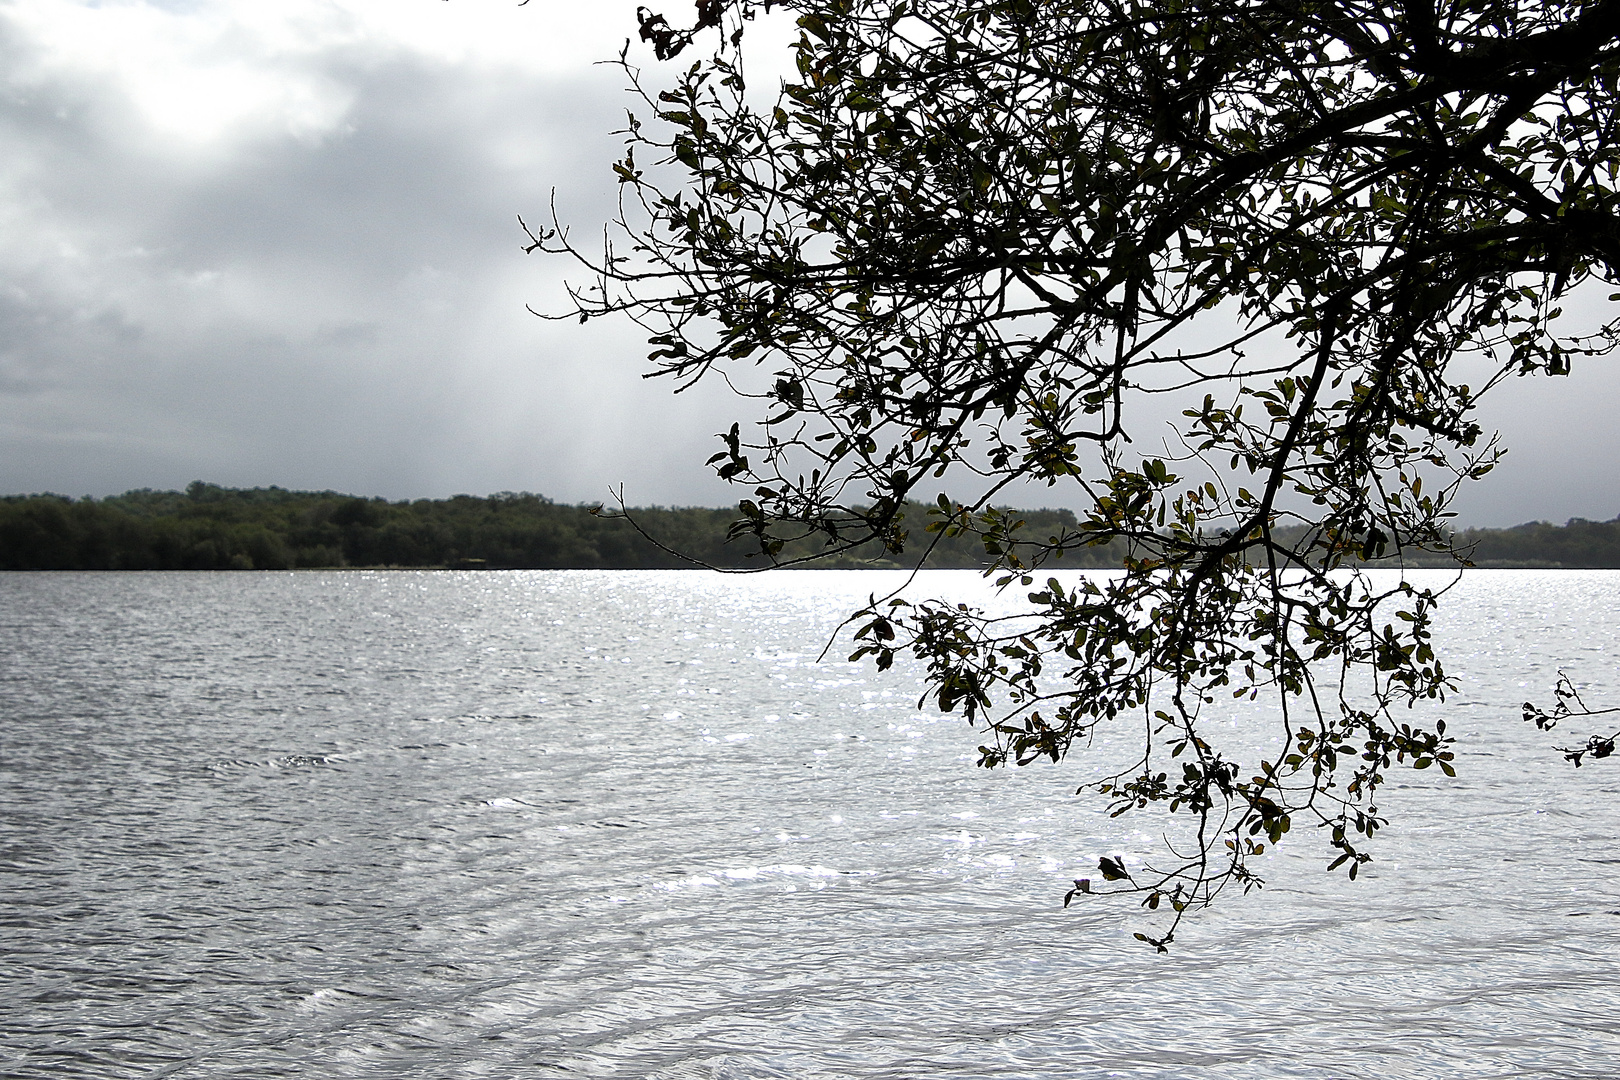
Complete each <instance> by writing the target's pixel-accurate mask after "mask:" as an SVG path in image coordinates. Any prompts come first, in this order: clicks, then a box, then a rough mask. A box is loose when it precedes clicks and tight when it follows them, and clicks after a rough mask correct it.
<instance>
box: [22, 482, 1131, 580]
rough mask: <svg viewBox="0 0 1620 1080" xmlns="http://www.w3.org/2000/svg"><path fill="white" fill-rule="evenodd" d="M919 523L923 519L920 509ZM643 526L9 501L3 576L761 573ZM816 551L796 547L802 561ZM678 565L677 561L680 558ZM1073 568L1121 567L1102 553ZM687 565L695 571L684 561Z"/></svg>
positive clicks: (695, 522) (364, 503) (1056, 516)
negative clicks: (371, 570) (411, 570)
mask: <svg viewBox="0 0 1620 1080" xmlns="http://www.w3.org/2000/svg"><path fill="white" fill-rule="evenodd" d="M913 509H914V512H915V513H916V514H917V516H918V517H922V516H923V515H922V513H921V508H913ZM631 513H632V514H633V516H634V519H635V522H636V524H639V525H640V526H641V528H642V529H643V530H645V532H646V533H647V534H648V535H649V536H652V537H655V538H656V539H657V541H658V543H656V544H655V543H653V542H651V541H649V540H648V539H647V538H646V536H643V535H642V534H641V533H640V532H638V531H637V530H636V528H635V527H634V526H633V525H632V524H631V522H630V521H628V520H626V519H624V518H622V517H618V516H607V515H600V514H596V513H593V512H592V508H589V507H584V506H566V505H560V504H558V503H554V502H552V501H551V500H549V499H546V498H544V497H542V496H539V495H531V494H528V493H523V494H512V493H510V492H504V493H501V494H498V495H491V496H489V497H487V498H477V497H475V496H472V495H457V496H455V497H454V498H450V499H417V500H416V501H414V502H388V501H386V500H383V499H360V498H355V497H354V496H351V495H342V494H339V493H337V492H333V491H322V492H307V491H287V490H284V489H282V488H277V487H270V488H253V489H251V490H241V489H233V488H221V487H216V486H214V485H212V484H204V483H202V482H200V481H199V482H197V483H194V484H192V485H191V486H190V487H188V488H187V489H186V490H185V491H184V492H178V491H151V490H141V491H130V492H126V493H124V494H123V495H117V496H113V497H111V498H106V499H100V500H95V499H81V500H77V501H75V500H73V499H69V498H65V497H63V496H60V495H13V496H9V497H6V498H0V569H3V570H270V569H277V570H284V569H292V568H300V567H342V566H375V567H459V568H480V569H485V568H487V569H594V568H604V569H608V568H611V569H636V568H659V567H671V568H679V567H689V566H692V565H694V563H693V561H692V560H700V561H701V562H703V563H706V564H708V565H712V566H720V567H727V568H734V569H746V568H750V567H755V566H758V565H760V564H761V561H762V560H761V557H760V554H759V547H758V545H757V544H755V543H753V542H752V537H749V538H748V539H746V540H744V539H734V540H731V541H728V539H727V533H728V529H729V527H730V525H731V524H732V521H733V519H734V518H735V517H736V512H735V511H733V510H713V509H705V508H701V507H686V508H661V507H654V508H650V509H642V510H634V511H632V512H631ZM1016 516H1017V518H1018V520H1021V521H1025V522H1027V526H1026V527H1027V528H1028V529H1030V530H1031V531H1032V532H1034V533H1035V534H1037V535H1040V534H1050V533H1053V532H1059V531H1061V530H1063V529H1067V528H1073V527H1074V515H1073V514H1071V513H1069V512H1068V511H1063V510H1040V511H1031V512H1020V513H1018V514H1017V515H1016ZM813 546H819V544H817V543H816V542H814V541H803V540H801V541H798V542H797V543H796V544H795V550H809V549H811V548H812V547H813ZM677 551H678V552H680V553H681V555H676V554H673V552H677ZM1087 554H1088V555H1089V556H1090V558H1089V560H1088V561H1083V562H1077V563H1076V565H1096V566H1107V565H1118V562H1119V557H1120V553H1119V552H1110V551H1108V550H1107V549H1098V550H1094V551H1091V552H1088V553H1087ZM682 556H686V557H682ZM886 556H887V552H885V551H884V549H883V547H882V545H880V544H868V545H866V547H864V548H856V549H853V550H849V551H845V552H843V553H841V554H840V556H839V558H837V559H835V560H832V561H830V562H828V563H827V564H826V565H829V566H847V567H861V566H895V565H898V564H896V563H894V562H892V561H890V560H889V559H888V558H886ZM988 563H989V557H988V556H987V555H986V554H985V551H984V547H983V545H982V544H981V543H979V542H977V541H976V540H970V538H965V537H964V538H962V539H961V540H959V541H956V542H953V543H950V544H946V545H942V546H941V547H939V548H938V549H937V550H936V552H935V557H934V559H933V561H932V562H931V564H930V565H934V566H940V567H974V568H982V567H983V566H985V565H988Z"/></svg>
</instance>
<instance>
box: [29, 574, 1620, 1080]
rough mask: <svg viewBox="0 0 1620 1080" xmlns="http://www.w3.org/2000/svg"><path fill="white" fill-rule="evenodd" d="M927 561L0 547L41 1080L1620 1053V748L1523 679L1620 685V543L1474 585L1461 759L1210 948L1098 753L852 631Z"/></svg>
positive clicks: (1254, 1071)
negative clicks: (565, 563) (471, 565)
mask: <svg viewBox="0 0 1620 1080" xmlns="http://www.w3.org/2000/svg"><path fill="white" fill-rule="evenodd" d="M896 580H898V579H895V578H893V577H892V576H890V575H884V574H881V573H874V572H866V573H861V572H816V573H808V572H806V573H791V574H790V573H784V574H779V575H774V576H772V575H766V576H760V577H748V578H736V577H731V578H720V577H716V576H711V575H707V574H700V573H695V572H663V571H649V572H635V571H609V572H577V571H575V572H489V573H466V574H459V573H362V572H346V573H289V574H275V573H257V574H10V575H0V657H4V660H3V661H0V785H3V789H0V790H3V791H4V796H3V799H0V1074H3V1075H4V1076H7V1077H17V1078H24V1077H77V1076H82V1077H159V1076H176V1077H185V1078H201V1077H295V1076H309V1077H424V1078H425V1077H433V1078H459V1077H535V1076H623V1077H668V1078H675V1077H682V1078H686V1077H691V1078H699V1077H701V1078H705V1080H708V1078H715V1080H719V1078H724V1080H741V1078H750V1077H803V1078H822V1077H827V1078H831V1077H861V1078H866V1077H908V1078H909V1077H962V1078H967V1077H998V1078H1001V1077H1006V1078H1013V1077H1017V1078H1024V1077H1059V1076H1063V1077H1071V1076H1098V1077H1102V1076H1119V1077H1144V1078H1145V1077H1154V1078H1159V1077H1162V1078H1167V1080H1169V1078H1178V1080H1179V1078H1182V1077H1187V1076H1191V1075H1197V1076H1200V1077H1205V1076H1207V1077H1219V1078H1225V1077H1234V1078H1236V1077H1255V1078H1261V1077H1265V1078H1270V1077H1288V1076H1296V1075H1297V1076H1312V1077H1321V1076H1329V1077H1358V1078H1359V1077H1367V1078H1374V1077H1376V1078H1379V1080H1392V1078H1401V1077H1438V1076H1445V1077H1525V1076H1536V1077H1540V1076H1547V1077H1593V1078H1597V1077H1604V1078H1609V1077H1612V1076H1613V1075H1614V1066H1613V1064H1612V1063H1613V1061H1614V1060H1615V1059H1616V1057H1617V1056H1620V1037H1617V1036H1616V1035H1615V1034H1614V1030H1615V1026H1616V1012H1617V1007H1620V956H1617V949H1616V946H1617V945H1620V851H1617V849H1616V844H1615V839H1614V838H1615V836H1616V832H1617V826H1620V801H1617V799H1616V794H1617V791H1620V781H1617V777H1620V772H1617V771H1616V770H1617V768H1620V766H1616V765H1615V764H1614V763H1613V762H1599V763H1594V764H1593V765H1589V766H1588V767H1586V768H1583V769H1581V770H1579V771H1578V772H1576V771H1574V770H1572V769H1570V768H1569V767H1568V766H1567V765H1566V764H1565V763H1563V762H1562V761H1561V760H1559V758H1558V755H1557V754H1555V753H1552V752H1550V751H1549V749H1548V745H1549V739H1548V737H1546V736H1542V735H1539V734H1537V733H1535V732H1534V731H1531V730H1528V729H1527V728H1526V726H1525V725H1523V724H1522V723H1521V722H1520V720H1519V719H1518V708H1517V706H1518V702H1519V701H1521V700H1523V699H1524V698H1526V697H1532V698H1537V699H1542V700H1544V699H1547V698H1548V697H1549V696H1550V694H1549V691H1550V687H1551V685H1552V682H1553V679H1554V678H1555V672H1556V669H1557V668H1558V667H1560V666H1562V667H1565V668H1566V669H1568V670H1569V671H1570V673H1571V674H1572V675H1573V676H1574V677H1575V678H1577V680H1579V681H1581V682H1583V683H1585V684H1591V685H1593V686H1594V689H1593V691H1592V693H1593V695H1594V696H1595V697H1596V698H1597V699H1600V700H1602V701H1604V702H1605V703H1611V704H1614V703H1620V682H1617V680H1616V679H1615V670H1614V661H1615V657H1616V656H1617V655H1620V643H1617V640H1616V638H1617V635H1620V573H1609V572H1602V571H1584V572H1556V571H1501V572H1492V571H1481V572H1477V573H1474V574H1473V575H1471V576H1470V577H1469V578H1467V579H1466V580H1465V581H1464V583H1463V585H1462V586H1460V587H1459V590H1458V591H1457V592H1456V593H1454V594H1453V595H1452V596H1451V597H1449V598H1448V600H1447V602H1446V603H1445V605H1444V611H1445V625H1444V626H1443V627H1442V630H1441V633H1442V635H1443V637H1442V640H1443V641H1444V642H1446V643H1448V644H1447V646H1446V649H1445V652H1444V656H1445V657H1446V659H1447V660H1448V666H1449V667H1450V668H1451V669H1452V670H1454V671H1455V672H1456V673H1457V674H1458V675H1459V676H1460V677H1461V678H1462V679H1463V680H1464V682H1465V692H1464V693H1463V694H1462V695H1461V697H1460V698H1458V699H1456V700H1453V701H1452V702H1450V703H1448V704H1447V706H1446V709H1447V712H1446V716H1447V718H1448V725H1449V726H1450V728H1451V730H1452V732H1453V733H1456V734H1459V735H1463V736H1465V737H1466V738H1467V740H1468V741H1467V749H1466V752H1465V753H1464V754H1463V756H1462V757H1461V759H1460V761H1459V770H1460V772H1461V774H1462V775H1461V777H1460V778H1459V780H1458V781H1455V782H1446V781H1445V780H1444V778H1443V777H1439V776H1432V777H1431V776H1429V775H1427V774H1423V775H1418V774H1410V773H1409V774H1405V775H1404V776H1402V777H1400V781H1401V784H1402V786H1400V787H1399V788H1397V789H1395V790H1392V791H1391V792H1390V793H1389V795H1388V797H1387V798H1386V799H1385V800H1383V802H1384V806H1385V808H1386V809H1387V810H1388V811H1389V812H1390V813H1391V816H1392V817H1393V818H1394V819H1395V822H1394V824H1393V825H1392V826H1391V827H1390V828H1389V829H1388V830H1387V831H1386V833H1385V834H1384V835H1383V836H1382V838H1381V840H1380V842H1379V845H1378V847H1377V848H1376V849H1375V853H1376V855H1377V856H1378V861H1377V862H1375V863H1374V864H1372V865H1371V867H1369V872H1368V873H1367V874H1365V875H1364V877H1363V879H1362V880H1361V881H1360V882H1358V883H1356V884H1354V885H1349V884H1346V883H1345V882H1343V880H1342V878H1332V877H1328V876H1326V875H1324V874H1323V873H1322V872H1321V867H1322V866H1323V864H1324V863H1325V859H1324V858H1322V857H1321V856H1320V853H1319V851H1318V849H1316V848H1315V847H1313V846H1312V844H1311V838H1309V837H1301V838H1296V839H1295V840H1294V841H1293V844H1294V846H1295V847H1296V848H1297V851H1296V852H1295V853H1293V854H1292V855H1288V854H1285V855H1283V856H1281V857H1279V858H1276V859H1273V860H1270V863H1271V865H1270V866H1269V867H1268V869H1267V873H1268V876H1269V878H1270V881H1271V884H1270V885H1269V886H1268V888H1267V889H1266V890H1264V892H1262V893H1261V894H1258V895H1255V896H1251V897H1249V898H1247V899H1241V900H1235V901H1234V902H1232V903H1228V904H1225V905H1223V906H1222V907H1220V908H1218V909H1217V910H1215V911H1213V912H1210V913H1208V914H1206V915H1204V916H1202V917H1200V918H1198V919H1197V920H1195V921H1194V922H1192V923H1190V924H1187V925H1185V926H1184V928H1183V930H1182V931H1181V932H1180V933H1178V948H1177V949H1176V950H1175V951H1174V952H1172V953H1171V954H1170V955H1169V956H1155V955H1153V954H1152V953H1151V952H1149V951H1148V950H1146V949H1144V948H1142V947H1141V946H1139V945H1136V944H1135V943H1134V942H1132V941H1131V940H1130V934H1131V932H1132V931H1134V930H1137V929H1151V928H1152V924H1151V923H1150V922H1148V921H1146V920H1145V919H1144V918H1143V917H1142V916H1141V915H1140V914H1139V913H1133V912H1130V911H1124V910H1120V909H1117V908H1110V907H1106V906H1102V905H1095V904H1094V905H1085V906H1077V907H1074V908H1070V909H1068V910H1064V909H1063V908H1062V907H1061V898H1062V894H1063V892H1064V891H1065V889H1066V888H1067V887H1068V885H1069V881H1070V879H1071V878H1073V877H1075V876H1079V875H1082V874H1086V873H1089V872H1091V871H1092V869H1093V868H1094V867H1095V865H1096V859H1097V857H1098V855H1099V854H1102V853H1109V852H1133V851H1138V850H1140V851H1144V852H1145V851H1148V850H1150V848H1151V846H1152V844H1153V843H1154V840H1155V838H1154V837H1153V836H1151V835H1149V834H1147V833H1145V832H1143V831H1141V830H1142V827H1143V826H1141V825H1140V824H1133V823H1132V822H1131V820H1130V819H1129V818H1127V819H1122V820H1119V821H1113V820H1109V819H1108V818H1106V816H1104V815H1102V814H1101V813H1100V812H1099V808H1098V807H1097V806H1096V805H1095V804H1094V803H1092V802H1090V801H1088V800H1086V799H1083V798H1081V799H1077V798H1075V797H1073V794H1072V793H1073V790H1074V788H1075V786H1076V784H1077V783H1078V782H1079V780H1080V779H1082V778H1083V775H1084V774H1083V773H1082V772H1081V771H1080V768H1081V766H1080V765H1079V764H1078V763H1065V764H1064V765H1061V766H1056V767H1038V766H1037V767H1031V768H1029V769H1025V770H1017V771H996V772H986V771H985V770H982V769H977V768H975V767H974V766H973V762H974V761H975V760H976V759H977V756H978V755H977V753H976V751H975V747H976V745H977V743H978V741H979V740H978V739H976V738H975V737H974V735H973V733H972V732H971V731H969V730H968V729H967V727H966V726H965V725H964V724H962V722H961V721H960V720H959V719H955V718H949V717H941V716H939V715H937V714H934V713H931V712H928V711H926V710H924V711H919V710H918V708H917V707H916V705H917V703H916V698H917V695H918V689H919V684H918V683H917V681H916V672H915V670H912V669H909V668H906V667H905V666H904V665H903V664H897V665H896V669H895V671H893V672H890V673H887V674H883V675H879V674H878V673H876V672H874V671H872V670H871V669H870V668H869V667H863V666H860V665H851V664H847V663H843V662H842V661H841V659H840V657H841V655H842V652H847V648H846V649H843V650H834V654H833V655H832V656H831V657H830V658H829V660H828V661H826V662H822V663H817V662H816V658H817V654H818V653H819V652H820V650H821V649H822V646H823V645H824V644H825V643H826V640H827V638H828V635H829V634H830V633H831V631H832V630H833V628H834V627H835V626H836V624H837V622H838V620H839V618H840V617H841V616H842V615H843V614H844V613H846V612H847V611H849V610H850V609H852V608H853V607H854V606H856V605H858V604H859V603H860V602H861V601H862V600H864V598H865V597H866V595H867V594H868V593H869V592H871V591H873V590H874V589H878V590H881V589H882V588H884V587H886V586H887V585H889V584H891V583H893V582H894V581H896ZM983 588H984V587H983V585H982V584H981V583H980V582H978V580H977V579H976V578H975V577H974V576H973V575H971V574H965V573H955V572H935V573H931V574H927V575H924V580H923V582H922V583H921V585H920V586H919V589H920V590H921V591H922V592H925V593H930V592H931V593H940V592H945V593H953V592H954V593H959V594H961V595H964V596H981V597H982V596H983Z"/></svg>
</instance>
